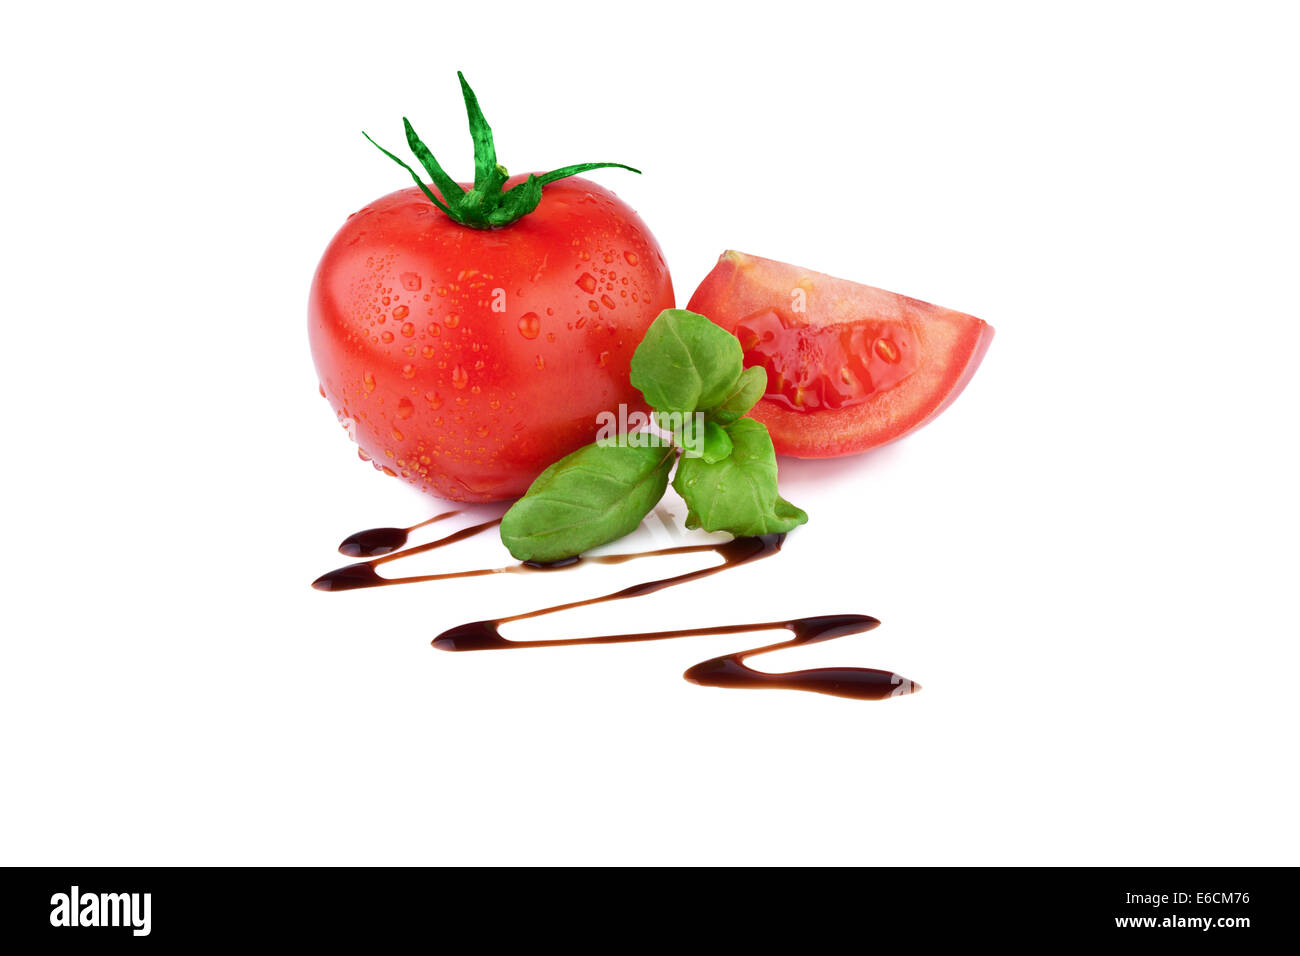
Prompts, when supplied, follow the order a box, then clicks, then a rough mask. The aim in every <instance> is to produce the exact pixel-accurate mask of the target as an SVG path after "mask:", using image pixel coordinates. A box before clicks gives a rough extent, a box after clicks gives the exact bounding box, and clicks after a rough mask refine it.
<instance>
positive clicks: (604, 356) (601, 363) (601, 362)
mask: <svg viewBox="0 0 1300 956" xmlns="http://www.w3.org/2000/svg"><path fill="white" fill-rule="evenodd" d="M608 362H609V353H608V352H601V353H600V358H599V359H597V361H596V365H597V366H598V367H600V368H604V367H605V365H606V364H607V363H608Z"/></svg>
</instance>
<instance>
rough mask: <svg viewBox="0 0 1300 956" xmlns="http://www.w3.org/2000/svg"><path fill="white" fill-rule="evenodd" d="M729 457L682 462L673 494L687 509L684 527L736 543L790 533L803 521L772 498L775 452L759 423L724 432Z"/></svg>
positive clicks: (746, 422) (786, 504) (751, 421)
mask: <svg viewBox="0 0 1300 956" xmlns="http://www.w3.org/2000/svg"><path fill="white" fill-rule="evenodd" d="M726 431H727V434H728V436H729V437H730V438H731V444H732V449H731V455H730V456H729V457H728V458H726V459H725V460H724V461H719V462H715V463H709V462H707V461H705V460H704V459H703V458H683V459H682V460H681V463H680V464H679V465H678V466H677V474H676V476H675V477H674V478H673V488H675V489H676V491H677V493H678V494H679V495H681V496H682V498H683V499H684V500H685V501H686V505H687V507H688V508H689V509H690V510H689V511H688V513H687V515H686V527H688V528H703V529H704V530H705V531H729V532H730V533H732V534H734V535H736V536H737V537H749V536H752V535H760V534H774V533H777V532H785V531H789V530H791V529H792V528H796V527H798V526H799V525H801V524H803V523H804V522H806V521H807V520H808V515H807V514H806V513H804V512H803V511H802V510H800V509H799V508H796V507H795V506H794V505H792V504H790V502H788V501H786V500H785V499H784V498H782V497H781V496H780V495H778V494H777V493H776V452H775V451H774V450H773V449H772V438H771V436H770V435H768V433H767V428H766V427H764V426H763V424H762V423H761V422H757V421H755V420H754V419H752V418H742V419H740V420H738V421H736V422H734V423H732V424H731V425H728V426H727V428H726Z"/></svg>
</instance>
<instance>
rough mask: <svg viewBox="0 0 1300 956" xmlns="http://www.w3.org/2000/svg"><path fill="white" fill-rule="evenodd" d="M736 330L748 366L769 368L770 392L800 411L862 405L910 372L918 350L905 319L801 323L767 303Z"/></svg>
mask: <svg viewBox="0 0 1300 956" xmlns="http://www.w3.org/2000/svg"><path fill="white" fill-rule="evenodd" d="M735 334H736V338H738V339H739V340H740V345H741V348H743V349H744V350H745V367H746V368H749V367H751V366H754V365H757V366H760V367H762V368H763V369H765V370H766V371H767V394H766V396H765V397H766V398H767V399H768V400H769V401H771V402H775V403H776V404H777V405H780V406H781V407H783V408H788V409H790V410H792V411H796V412H815V411H820V410H821V409H832V410H834V409H840V408H851V407H852V406H854V405H860V404H862V403H863V402H865V401H868V400H869V399H870V398H871V396H872V395H874V394H876V393H877V392H883V391H885V390H886V389H890V388H893V387H894V386H895V385H897V384H898V383H899V382H901V381H903V379H905V378H907V376H908V375H910V374H911V373H912V372H913V371H915V369H916V363H917V357H918V354H919V351H918V349H917V344H916V336H915V335H914V334H913V333H912V330H911V329H909V328H908V327H907V326H906V325H902V324H900V323H895V322H879V321H874V320H872V319H862V320H859V321H857V322H845V323H844V324H842V325H833V326H825V327H816V326H801V325H799V324H798V323H796V322H795V321H794V320H793V319H792V318H791V317H790V316H789V315H788V314H782V313H781V312H780V311H778V310H777V309H764V310H763V311H761V312H756V313H754V314H753V315H750V316H747V317H745V318H744V319H741V320H740V322H739V323H738V324H737V325H736V330H735Z"/></svg>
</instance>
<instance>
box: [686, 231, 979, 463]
mask: <svg viewBox="0 0 1300 956" xmlns="http://www.w3.org/2000/svg"><path fill="white" fill-rule="evenodd" d="M687 307H688V308H689V309H690V310H691V311H692V312H699V313H700V314H701V315H705V316H708V317H709V318H710V319H712V320H713V321H714V322H716V323H717V324H718V325H720V326H722V327H723V328H725V329H727V330H728V331H729V332H731V333H732V334H734V335H735V336H736V337H737V338H738V339H739V340H740V344H741V347H742V348H743V349H744V353H745V365H746V367H749V366H754V365H760V366H762V367H763V368H765V369H766V370H767V393H766V394H765V395H764V396H763V398H762V400H761V401H759V403H758V405H756V406H755V407H754V410H753V412H752V413H751V414H752V415H753V416H754V417H755V418H757V419H758V420H759V421H761V422H763V424H765V425H767V428H768V431H770V432H771V434H772V443H773V444H774V445H775V446H776V450H777V453H778V454H782V455H793V456H795V457H798V458H833V457H837V456H839V455H852V454H856V453H857V452H861V451H866V450H867V449H868V448H874V447H876V446H877V445H883V444H884V443H885V442H889V441H893V440H894V439H896V438H901V437H902V436H903V435H905V434H907V433H908V432H910V431H912V430H913V429H916V428H919V427H920V426H922V425H924V424H925V423H926V422H928V421H930V420H931V419H932V418H934V417H935V416H936V415H938V414H939V413H940V412H941V411H943V410H944V409H945V408H947V407H948V406H949V405H950V404H952V402H953V400H954V399H956V397H957V396H958V395H959V394H960V393H961V390H962V389H963V388H965V387H966V383H967V382H969V381H970V379H971V376H972V375H974V374H975V369H976V368H977V367H978V366H979V363H980V360H981V359H982V358H983V357H984V353H985V351H987V350H988V347H989V342H990V341H992V339H993V327H992V326H991V325H989V324H988V323H986V322H984V321H982V320H980V319H977V318H975V317H974V316H973V315H966V314H965V313H964V312H954V311H953V310H952V309H945V308H941V307H940V306H937V305H931V304H930V303H928V302H921V301H919V300H917V299H910V298H908V297H907V296H903V295H898V294H896V293H893V292H886V291H884V290H883V289H876V288H873V287H871V286H869V285H861V284H859V283H856V282H849V281H848V280H846V279H836V278H834V277H833V276H828V275H825V274H823V273H820V272H813V271H812V270H810V269H803V268H800V267H799V266H793V265H789V264H788V263H784V262H775V261H773V260H771V259H763V258H760V257H759V256H750V255H746V254H745V253H742V252H732V251H727V252H724V253H723V254H722V256H721V257H720V258H719V259H718V264H717V265H716V266H715V267H714V269H713V271H712V272H710V273H709V274H708V275H707V276H705V278H704V281H703V282H702V283H700V287H699V288H698V289H696V290H695V294H694V295H693V296H691V301H690V304H689V306H687Z"/></svg>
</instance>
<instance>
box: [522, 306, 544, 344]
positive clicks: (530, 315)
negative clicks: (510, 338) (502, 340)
mask: <svg viewBox="0 0 1300 956" xmlns="http://www.w3.org/2000/svg"><path fill="white" fill-rule="evenodd" d="M541 331H542V320H541V319H540V318H538V315H537V313H536V312H525V313H524V314H523V316H521V317H520V319H519V334H520V335H522V336H523V337H524V338H526V339H535V338H537V336H538V333H540V332H541Z"/></svg>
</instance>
